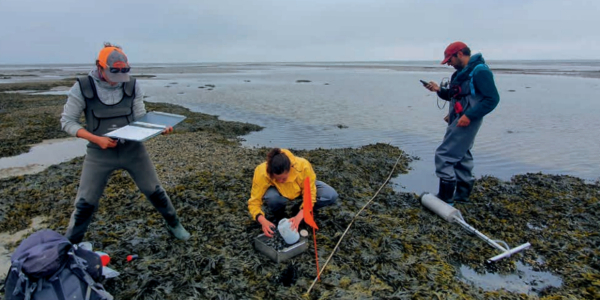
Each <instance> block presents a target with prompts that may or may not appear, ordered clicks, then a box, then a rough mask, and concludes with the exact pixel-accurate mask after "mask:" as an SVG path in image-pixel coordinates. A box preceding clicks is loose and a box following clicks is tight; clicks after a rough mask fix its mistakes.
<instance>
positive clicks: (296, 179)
mask: <svg viewBox="0 0 600 300" xmlns="http://www.w3.org/2000/svg"><path fill="white" fill-rule="evenodd" d="M306 177H308V178H310V191H311V198H312V202H313V209H314V210H317V209H319V208H321V207H324V206H328V205H331V204H333V203H335V201H336V200H337V198H338V193H337V192H336V191H335V190H334V189H333V188H332V187H330V186H329V185H327V184H325V183H324V182H321V181H317V180H316V178H317V176H316V175H315V171H313V168H312V166H311V165H310V162H308V160H306V159H304V158H302V157H296V156H294V155H293V154H292V153H291V152H290V151H289V150H286V149H279V148H273V149H272V150H271V151H269V153H268V154H267V161H266V162H264V163H262V164H260V165H258V167H256V169H255V170H254V178H253V179H252V192H251V194H250V199H249V200H248V210H249V211H250V215H252V218H253V219H254V220H256V221H258V222H259V223H260V224H261V225H262V230H263V232H264V233H265V235H266V236H268V237H273V230H274V229H275V227H276V226H275V225H274V224H273V223H271V222H269V220H267V218H266V217H265V213H264V212H263V211H262V204H263V201H264V202H266V203H267V206H268V207H269V210H270V211H271V213H272V214H273V216H274V217H275V221H276V222H278V221H279V220H280V219H282V218H283V217H284V215H285V205H286V203H287V202H288V201H293V200H295V199H296V198H299V197H301V196H302V195H303V193H304V191H303V189H304V180H305V178H306ZM298 201H300V203H302V202H301V201H302V199H299V200H298ZM303 219H304V210H303V209H300V211H299V212H298V214H297V215H296V216H294V217H292V218H291V219H290V221H291V223H292V228H293V229H294V230H296V231H297V230H298V225H300V222H302V220H303Z"/></svg>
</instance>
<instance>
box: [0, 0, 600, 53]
mask: <svg viewBox="0 0 600 300" xmlns="http://www.w3.org/2000/svg"><path fill="white" fill-rule="evenodd" d="M599 3H600V2H599V1H586V0H574V1H569V2H564V1H558V0H549V1H527V0H524V1H514V0H509V1H492V0H481V1H475V0H469V1H464V2H451V1H440V0H429V1H416V0H415V1H412V0H394V1H392V0H389V1H383V0H360V1H359V0H346V1H342V0H320V1H314V0H304V1H276V0H255V1H243V0H239V1H237V0H221V1H192V0H172V1H168V2H167V1H155V0H148V1H139V0H133V1H116V0H106V1H97V0H91V1H75V0H55V1H51V2H48V1H38V0H3V1H2V2H0V27H1V28H3V30H2V31H0V41H1V43H0V63H2V64H11V63H19V64H23V63H87V62H93V60H94V59H95V56H96V55H97V52H98V50H99V48H100V47H101V46H102V43H103V42H104V41H110V42H113V43H116V44H120V45H122V46H123V47H124V49H125V51H126V53H128V55H129V57H130V60H131V61H132V62H190V61H194V62H202V61H203V62H222V61H326V60H360V61H367V60H412V59H419V60H426V59H428V60H437V59H439V57H440V55H441V53H442V52H443V49H444V48H445V46H446V45H447V44H449V43H450V42H452V41H454V40H463V41H465V42H466V43H467V44H469V45H470V46H472V47H473V48H474V49H481V51H483V52H484V53H485V54H486V57H488V59H536V58H587V59H600V45H598V42H596V41H598V40H600V33H599V32H598V30H597V28H599V27H600V26H599V25H600V22H599V21H598V20H597V18H596V16H595V14H596V13H597V12H598V11H600V4H599ZM7 29H9V30H7Z"/></svg>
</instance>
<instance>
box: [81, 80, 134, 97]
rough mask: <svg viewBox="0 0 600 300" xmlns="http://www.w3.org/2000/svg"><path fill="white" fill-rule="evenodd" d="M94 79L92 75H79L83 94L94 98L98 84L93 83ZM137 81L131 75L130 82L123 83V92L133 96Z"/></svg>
mask: <svg viewBox="0 0 600 300" xmlns="http://www.w3.org/2000/svg"><path fill="white" fill-rule="evenodd" d="M92 80H94V79H92V77H91V76H80V77H77V81H79V86H80V87H81V94H82V95H83V97H85V98H86V99H93V98H94V95H95V94H96V85H94V84H92V82H91V81H92ZM135 81H136V80H135V78H133V77H131V80H129V82H124V83H123V93H125V95H127V96H128V97H131V96H132V95H133V91H134V89H135Z"/></svg>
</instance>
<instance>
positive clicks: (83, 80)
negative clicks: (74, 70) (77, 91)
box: [77, 76, 94, 99]
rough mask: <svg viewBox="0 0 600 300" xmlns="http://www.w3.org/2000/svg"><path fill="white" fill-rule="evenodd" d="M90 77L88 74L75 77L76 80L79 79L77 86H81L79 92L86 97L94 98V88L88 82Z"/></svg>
mask: <svg viewBox="0 0 600 300" xmlns="http://www.w3.org/2000/svg"><path fill="white" fill-rule="evenodd" d="M91 80H92V78H91V77H90V76H80V77H77V81H79V87H80V88H81V94H82V95H83V97H85V98H86V99H93V98H94V88H93V87H92V83H91V82H90V81H91Z"/></svg>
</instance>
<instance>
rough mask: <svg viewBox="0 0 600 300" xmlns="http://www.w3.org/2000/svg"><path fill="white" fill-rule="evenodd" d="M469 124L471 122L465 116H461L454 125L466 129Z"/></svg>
mask: <svg viewBox="0 0 600 300" xmlns="http://www.w3.org/2000/svg"><path fill="white" fill-rule="evenodd" d="M469 124H471V120H469V117H467V115H462V117H460V119H458V123H456V126H458V127H467V126H469Z"/></svg>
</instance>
